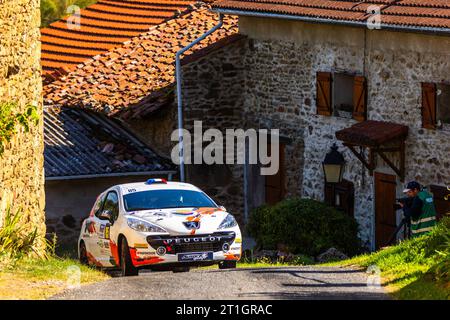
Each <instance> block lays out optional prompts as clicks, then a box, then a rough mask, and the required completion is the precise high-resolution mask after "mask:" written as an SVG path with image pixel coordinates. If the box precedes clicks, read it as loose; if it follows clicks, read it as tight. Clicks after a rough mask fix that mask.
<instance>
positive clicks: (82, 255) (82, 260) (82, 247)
mask: <svg viewBox="0 0 450 320" xmlns="http://www.w3.org/2000/svg"><path fill="white" fill-rule="evenodd" d="M80 263H81V264H85V265H87V264H89V260H88V257H87V250H86V245H85V244H84V241H81V243H80Z"/></svg>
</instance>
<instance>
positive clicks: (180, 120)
mask: <svg viewBox="0 0 450 320" xmlns="http://www.w3.org/2000/svg"><path fill="white" fill-rule="evenodd" d="M222 25H223V15H222V14H219V24H217V25H216V26H215V27H214V28H212V29H210V30H208V31H207V32H205V33H204V34H203V35H202V36H201V37H199V38H198V39H196V40H194V41H193V42H191V43H190V44H188V45H187V46H186V47H184V48H182V49H181V50H179V51H178V52H177V54H176V56H175V73H176V81H177V103H178V145H179V148H180V149H179V156H180V181H181V182H184V180H185V174H184V146H183V102H182V98H181V55H182V54H183V53H185V52H186V51H188V50H189V49H191V48H192V47H193V46H195V45H196V44H198V43H199V42H200V41H202V40H203V39H205V38H206V37H208V36H209V35H210V34H211V33H213V32H214V31H216V30H217V29H220V28H221V27H222Z"/></svg>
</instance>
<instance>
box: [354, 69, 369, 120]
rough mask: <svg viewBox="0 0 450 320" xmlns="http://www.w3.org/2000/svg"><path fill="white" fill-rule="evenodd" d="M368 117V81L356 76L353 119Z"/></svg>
mask: <svg viewBox="0 0 450 320" xmlns="http://www.w3.org/2000/svg"><path fill="white" fill-rule="evenodd" d="M366 117H367V81H366V78H365V77H362V76H355V78H354V81H353V119H355V120H357V121H365V120H366Z"/></svg>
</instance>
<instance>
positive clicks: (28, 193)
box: [0, 0, 45, 235]
mask: <svg viewBox="0 0 450 320" xmlns="http://www.w3.org/2000/svg"><path fill="white" fill-rule="evenodd" d="M39 25H40V9H39V0H1V1H0V102H16V103H17V104H18V110H17V112H22V111H24V110H25V108H26V106H27V105H35V106H37V107H38V113H39V116H40V119H41V120H40V121H39V124H38V125H37V126H35V127H32V128H31V130H30V132H28V133H25V132H24V130H23V128H19V132H18V133H17V134H16V135H15V136H14V137H13V139H12V140H11V142H10V143H9V145H7V147H6V150H5V152H4V154H3V155H2V156H1V158H0V161H1V165H0V215H3V214H4V212H5V208H7V207H8V206H10V205H12V204H13V205H14V208H15V209H16V210H19V209H21V210H22V211H23V212H24V217H23V223H25V224H26V225H27V226H29V228H30V229H32V228H34V227H37V228H38V231H39V234H40V235H43V234H45V223H44V202H45V197H44V189H43V183H44V178H43V138H42V134H43V122H42V103H41V76H40V71H41V69H40V68H41V67H40V42H39V37H40V34H39ZM0 221H3V217H0Z"/></svg>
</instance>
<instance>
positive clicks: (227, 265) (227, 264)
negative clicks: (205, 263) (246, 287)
mask: <svg viewBox="0 0 450 320" xmlns="http://www.w3.org/2000/svg"><path fill="white" fill-rule="evenodd" d="M234 268H236V261H232V260H225V261H220V262H219V269H234Z"/></svg>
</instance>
